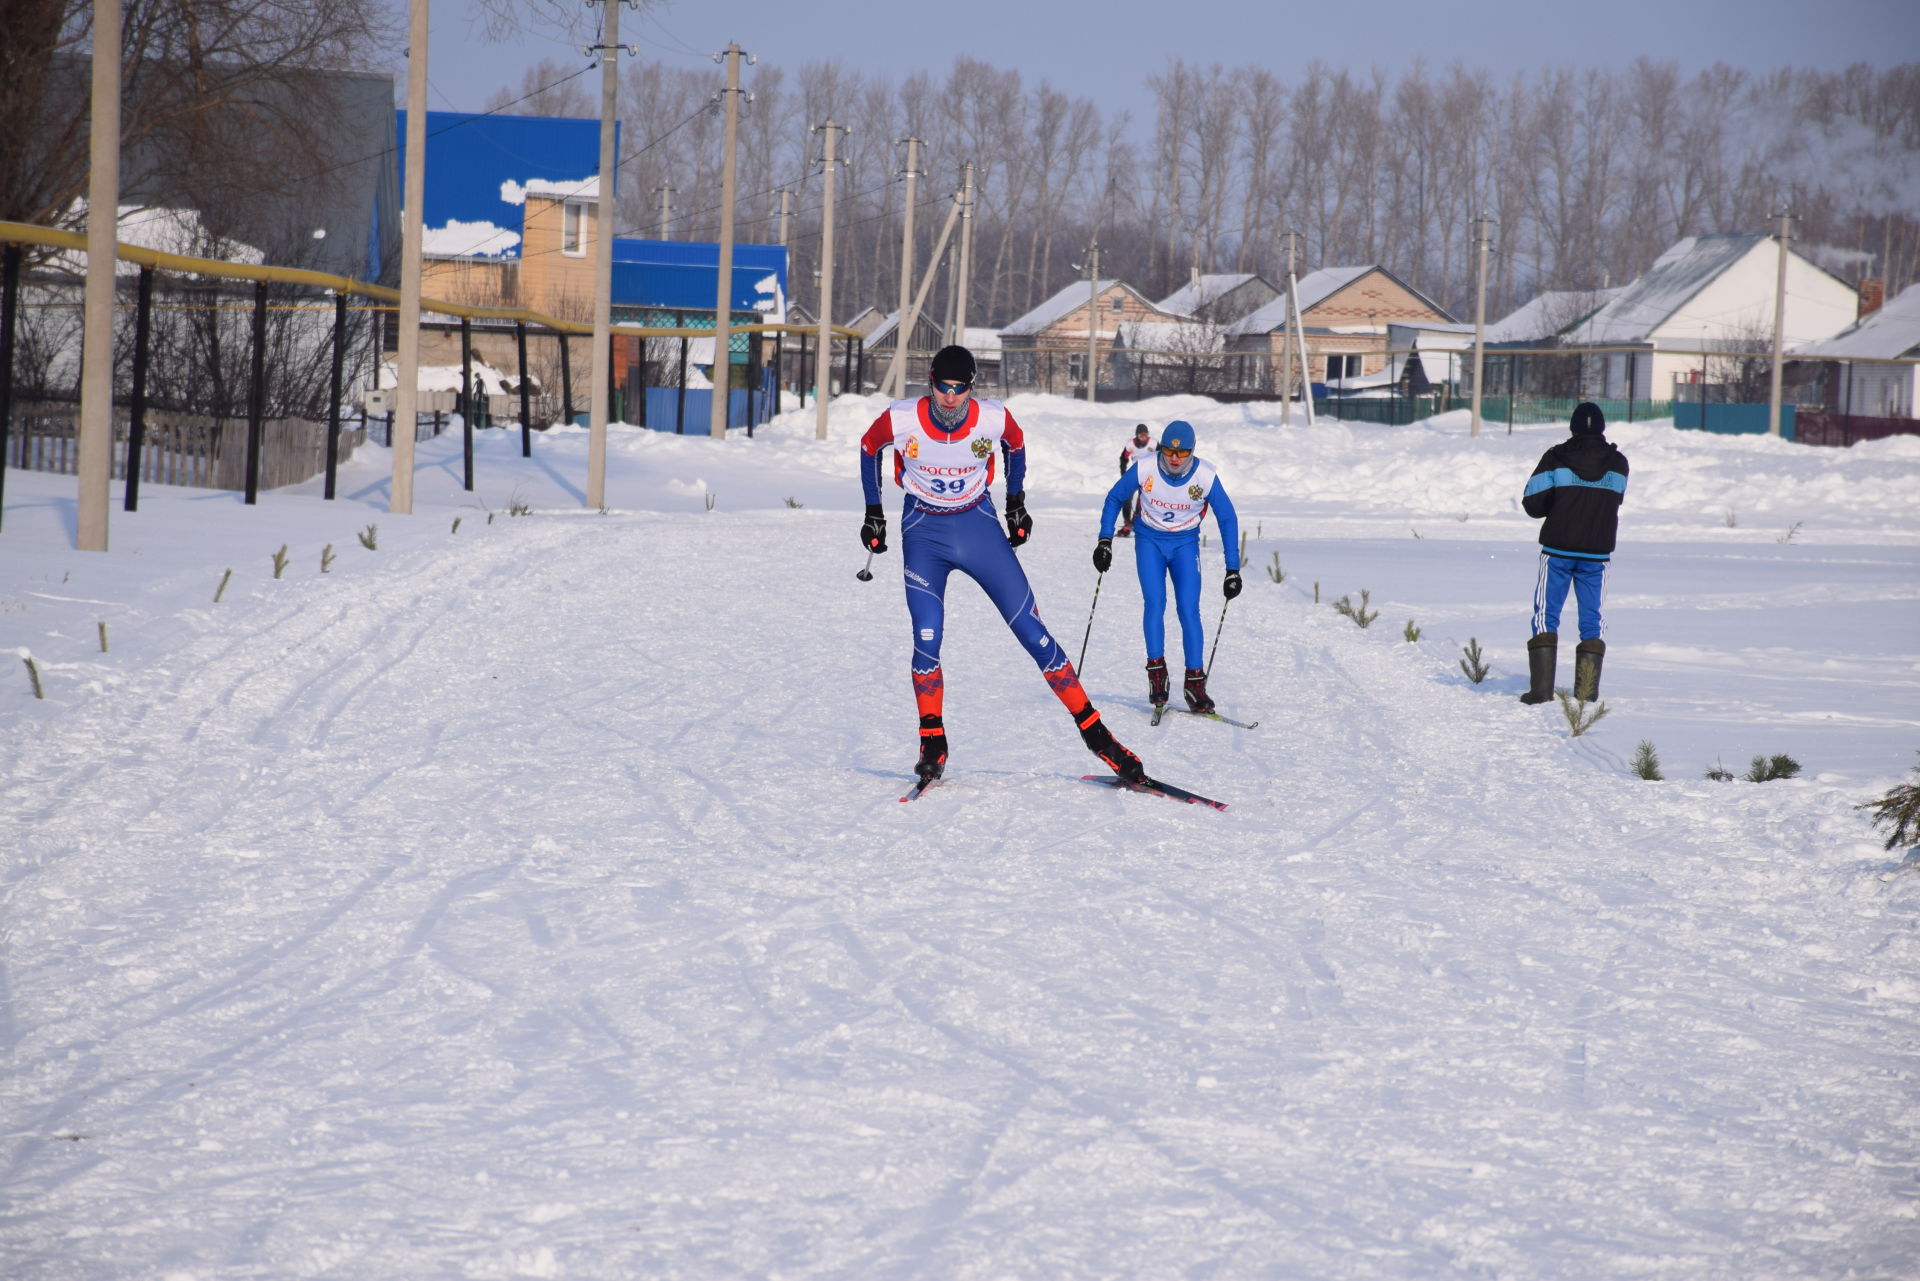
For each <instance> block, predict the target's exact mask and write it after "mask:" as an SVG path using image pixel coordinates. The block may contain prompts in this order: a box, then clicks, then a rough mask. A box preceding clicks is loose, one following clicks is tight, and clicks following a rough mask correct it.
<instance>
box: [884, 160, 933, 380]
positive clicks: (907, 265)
mask: <svg viewBox="0 0 1920 1281" xmlns="http://www.w3.org/2000/svg"><path fill="white" fill-rule="evenodd" d="M925 141H926V140H925V139H924V138H896V139H894V145H895V146H899V145H900V144H901V143H903V142H904V143H905V144H906V145H907V167H906V168H905V169H903V170H901V173H902V175H903V176H904V177H905V178H906V180H907V209H906V215H905V217H904V219H903V221H902V225H901V234H900V310H899V312H898V313H897V317H898V323H897V326H896V328H895V330H894V343H893V364H892V365H891V366H890V367H889V368H888V369H887V382H886V385H885V386H884V387H883V388H882V390H883V391H884V392H885V393H886V394H887V395H889V396H892V397H894V398H895V399H898V398H900V397H902V396H904V395H906V394H907V386H906V383H907V336H908V331H909V329H910V328H911V322H912V317H911V316H909V315H908V314H907V306H908V301H909V298H910V295H911V294H912V291H913V207H914V200H915V199H916V198H917V195H918V192H919V190H920V148H921V145H922V144H923V143H924V142H925ZM896 379H897V380H898V382H897V383H896V381H895V380H896Z"/></svg>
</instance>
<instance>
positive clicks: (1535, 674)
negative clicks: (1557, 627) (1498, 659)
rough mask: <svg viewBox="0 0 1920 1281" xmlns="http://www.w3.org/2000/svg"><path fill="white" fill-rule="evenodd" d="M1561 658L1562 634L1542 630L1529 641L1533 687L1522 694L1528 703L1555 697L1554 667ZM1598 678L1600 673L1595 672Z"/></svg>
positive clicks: (1528, 663)
mask: <svg viewBox="0 0 1920 1281" xmlns="http://www.w3.org/2000/svg"><path fill="white" fill-rule="evenodd" d="M1559 658H1560V635H1559V633H1557V632H1541V633H1540V634H1539V635H1538V636H1535V637H1534V638H1533V639H1532V640H1530V641H1528V642H1527V674H1528V677H1529V678H1530V679H1531V680H1532V682H1533V684H1532V687H1531V688H1529V689H1528V690H1527V692H1526V693H1524V694H1522V695H1521V696H1520V701H1521V702H1523V703H1527V704H1533V703H1545V702H1548V701H1550V700H1551V699H1552V698H1553V669H1554V665H1555V664H1556V663H1557V662H1558V661H1559ZM1594 675H1595V677H1596V679H1597V678H1598V676H1599V673H1598V672H1596V673H1594Z"/></svg>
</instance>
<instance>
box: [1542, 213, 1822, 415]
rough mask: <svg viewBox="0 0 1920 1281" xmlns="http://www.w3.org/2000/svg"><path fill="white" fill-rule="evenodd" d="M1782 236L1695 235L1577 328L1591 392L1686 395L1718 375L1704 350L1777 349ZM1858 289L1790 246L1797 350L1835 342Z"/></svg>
mask: <svg viewBox="0 0 1920 1281" xmlns="http://www.w3.org/2000/svg"><path fill="white" fill-rule="evenodd" d="M1779 264H1780V250H1779V242H1778V241H1777V240H1776V239H1775V238H1774V237H1773V236H1771V235H1761V234H1757V233H1756V234H1726V233H1722V234H1714V235H1705V236H1687V237H1684V238H1683V239H1681V240H1678V241H1676V242H1675V243H1674V244H1673V245H1672V246H1671V247H1670V248H1668V249H1667V251H1666V252H1665V253H1663V254H1661V255H1660V256H1659V257H1658V258H1656V259H1654V262H1653V265H1652V266H1651V267H1648V268H1647V270H1646V271H1645V272H1644V273H1642V274H1641V275H1640V276H1639V277H1638V278H1636V279H1635V280H1633V281H1632V282H1631V283H1629V284H1628V285H1626V286H1625V287H1624V288H1623V289H1621V290H1620V292H1619V293H1618V294H1616V295H1615V296H1614V297H1612V298H1610V299H1608V300H1607V302H1606V303H1605V305H1603V306H1602V307H1600V308H1599V309H1598V310H1597V311H1595V312H1594V313H1593V314H1592V315H1591V316H1588V317H1587V318H1586V319H1585V320H1583V321H1581V322H1580V323H1579V324H1578V325H1575V326H1574V327H1573V328H1572V329H1570V330H1568V331H1567V332H1566V334H1565V336H1564V344H1563V345H1565V346H1567V347H1569V348H1571V349H1574V350H1580V351H1584V352H1585V353H1587V361H1586V364H1587V369H1586V372H1585V373H1584V374H1583V375H1582V383H1583V386H1582V392H1583V394H1585V395H1589V396H1601V397H1607V398H1621V399H1624V398H1626V397H1627V396H1629V395H1631V396H1633V397H1634V398H1635V399H1648V400H1651V399H1661V400H1665V399H1670V398H1676V388H1677V387H1678V386H1680V385H1682V384H1690V383H1697V382H1702V381H1704V380H1705V379H1706V378H1708V377H1709V376H1710V370H1709V368H1708V362H1707V360H1706V359H1705V358H1704V357H1703V355H1702V353H1712V352H1725V353H1736V352H1738V353H1763V352H1766V351H1768V350H1770V349H1771V347H1772V345H1773V319H1774V296H1775V290H1776V287H1777V280H1778V274H1779ZM1857 305H1858V304H1857V296H1856V293H1855V290H1854V288H1853V286H1851V285H1849V284H1847V283H1846V282H1845V281H1843V280H1841V279H1840V278H1839V277H1838V276H1836V275H1834V274H1833V273H1832V272H1830V271H1828V270H1827V269H1826V268H1825V267H1822V266H1821V265H1820V264H1818V263H1816V262H1815V261H1813V259H1811V258H1808V257H1807V256H1806V255H1804V254H1802V253H1801V252H1800V251H1799V250H1797V249H1793V248H1791V247H1789V249H1788V251H1787V289H1786V306H1785V309H1784V322H1785V337H1786V343H1787V345H1788V346H1794V345H1797V344H1801V343H1809V342H1815V341H1818V340H1820V339H1823V338H1830V337H1832V336H1833V335H1835V334H1837V333H1839V332H1840V331H1841V330H1842V329H1845V328H1846V327H1847V326H1848V325H1850V324H1852V323H1853V320H1854V317H1855V314H1856V311H1857Z"/></svg>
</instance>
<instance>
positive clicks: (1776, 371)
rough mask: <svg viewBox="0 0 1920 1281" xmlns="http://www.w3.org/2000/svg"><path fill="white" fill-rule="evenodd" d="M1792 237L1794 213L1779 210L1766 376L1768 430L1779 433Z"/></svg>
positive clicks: (1771, 432)
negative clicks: (1777, 258) (1770, 360)
mask: <svg viewBox="0 0 1920 1281" xmlns="http://www.w3.org/2000/svg"><path fill="white" fill-rule="evenodd" d="M1792 239H1793V215H1792V214H1791V213H1789V212H1787V211H1786V210H1784V209H1783V210H1781V211H1780V233H1779V240H1780V269H1779V272H1778V274H1777V275H1776V277H1775V278H1774V283H1773V371H1772V373H1771V374H1770V375H1769V377H1768V380H1767V433H1768V434H1769V435H1773V436H1778V435H1779V434H1780V355H1781V349H1782V347H1783V346H1784V345H1785V343H1786V336H1787V246H1788V244H1789V243H1790V242H1791V241H1792Z"/></svg>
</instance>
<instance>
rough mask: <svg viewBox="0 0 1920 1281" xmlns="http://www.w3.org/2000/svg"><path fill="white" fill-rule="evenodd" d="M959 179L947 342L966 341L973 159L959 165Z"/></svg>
mask: <svg viewBox="0 0 1920 1281" xmlns="http://www.w3.org/2000/svg"><path fill="white" fill-rule="evenodd" d="M960 172H961V175H962V176H961V179H960V192H961V195H960V279H959V282H958V284H957V285H956V286H955V292H954V299H955V301H954V304H953V336H952V337H951V338H949V339H948V340H947V341H948V342H955V343H965V342H966V341H967V279H968V277H969V276H971V275H972V274H973V161H971V160H969V161H967V162H966V164H964V165H962V166H961V169H960Z"/></svg>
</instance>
